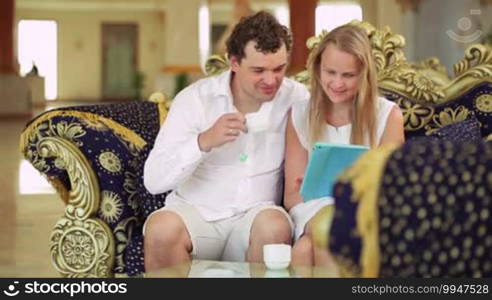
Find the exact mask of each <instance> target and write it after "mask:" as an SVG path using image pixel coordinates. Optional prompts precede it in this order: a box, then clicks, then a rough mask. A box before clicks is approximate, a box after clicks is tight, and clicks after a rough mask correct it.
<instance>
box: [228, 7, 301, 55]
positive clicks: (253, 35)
mask: <svg viewBox="0 0 492 300" xmlns="http://www.w3.org/2000/svg"><path fill="white" fill-rule="evenodd" d="M249 41H255V42H256V46H255V49H256V50H258V51H260V52H262V53H264V54H267V53H275V52H277V50H278V49H280V47H282V44H285V47H286V49H287V52H290V49H291V47H292V37H291V35H290V32H289V29H288V28H287V27H285V26H283V25H282V24H280V23H279V22H278V21H277V19H276V18H275V17H274V16H272V15H271V14H270V13H268V12H266V11H260V12H257V13H256V14H254V15H252V16H249V17H245V18H242V19H241V21H239V23H238V24H237V25H236V26H235V27H234V30H233V31H232V33H231V35H230V36H229V38H228V39H227V42H226V46H227V55H228V56H229V58H231V57H232V56H235V57H236V58H237V60H238V61H239V62H241V60H242V59H243V58H244V57H245V56H246V55H245V53H244V48H245V47H246V44H247V43H248V42H249Z"/></svg>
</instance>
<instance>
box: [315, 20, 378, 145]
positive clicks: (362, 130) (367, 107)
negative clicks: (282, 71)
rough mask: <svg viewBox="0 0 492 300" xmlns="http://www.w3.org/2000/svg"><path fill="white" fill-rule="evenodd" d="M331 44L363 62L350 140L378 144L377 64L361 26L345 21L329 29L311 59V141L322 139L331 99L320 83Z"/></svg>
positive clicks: (352, 142)
mask: <svg viewBox="0 0 492 300" xmlns="http://www.w3.org/2000/svg"><path fill="white" fill-rule="evenodd" d="M329 44H332V45H334V46H336V47H337V48H338V49H339V50H341V51H343V52H346V53H349V54H352V55H354V56H355V57H356V59H357V60H358V61H359V63H360V66H361V71H360V74H359V76H360V83H359V92H358V93H357V96H356V99H355V101H354V109H353V114H352V133H351V136H350V143H351V144H357V145H364V144H366V143H367V142H369V145H370V146H371V147H375V146H376V109H377V106H376V105H377V99H378V88H377V77H376V68H375V66H374V62H373V57H372V54H371V44H370V42H369V39H368V37H367V34H366V33H365V31H364V30H363V29H362V28H359V27H356V26H354V25H343V26H340V27H337V28H335V29H334V30H332V31H331V32H329V33H328V34H327V35H326V36H325V37H324V38H323V40H322V41H321V42H320V43H319V45H318V46H317V47H316V49H314V50H313V51H314V52H313V53H312V55H311V56H310V58H309V61H308V70H309V73H310V75H311V76H310V77H311V82H310V84H311V99H310V101H309V116H308V128H309V142H310V144H311V146H312V145H313V144H314V143H315V142H317V141H319V139H320V137H321V134H322V133H323V131H324V130H325V128H326V116H327V113H328V111H329V109H330V107H331V105H333V104H332V102H331V101H330V99H329V98H328V96H327V95H326V94H325V92H324V90H323V87H322V84H321V75H320V72H321V55H322V54H323V51H324V50H325V49H326V47H327V46H328V45H329Z"/></svg>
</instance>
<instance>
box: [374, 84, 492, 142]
mask: <svg viewBox="0 0 492 300" xmlns="http://www.w3.org/2000/svg"><path fill="white" fill-rule="evenodd" d="M381 93H382V95H384V96H385V97H386V98H387V99H389V100H392V101H394V102H396V103H398V105H399V106H400V108H401V110H402V112H403V117H404V122H405V123H404V124H405V138H406V139H407V140H410V139H412V138H415V137H422V136H428V135H431V134H432V133H434V132H435V131H438V130H439V129H441V128H443V127H445V126H447V125H450V124H452V123H457V122H460V121H464V120H466V119H468V118H470V117H472V116H474V117H475V118H476V120H477V121H478V122H479V124H480V131H481V136H482V137H486V136H488V135H489V134H491V133H492V82H482V83H479V84H477V85H476V86H474V87H473V88H471V89H469V90H468V91H467V92H465V93H464V94H463V95H462V96H460V97H458V98H457V99H449V100H448V101H446V102H444V103H440V104H433V103H422V102H421V101H416V100H415V99H412V98H408V97H405V96H402V95H400V94H398V93H396V92H394V91H390V90H385V89H381Z"/></svg>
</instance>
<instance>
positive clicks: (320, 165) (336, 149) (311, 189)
mask: <svg viewBox="0 0 492 300" xmlns="http://www.w3.org/2000/svg"><path fill="white" fill-rule="evenodd" d="M368 150H369V147H366V146H359V145H338V144H329V143H316V144H315V145H314V147H313V151H312V152H311V157H310V159H309V162H308V165H307V168H306V173H305V174H304V180H303V182H302V186H301V192H300V193H301V195H302V196H303V197H304V201H309V200H312V199H316V198H321V197H327V196H333V185H334V184H335V182H336V180H337V178H338V176H339V175H340V174H341V173H342V172H343V171H344V170H345V169H347V168H348V167H350V166H351V165H352V164H353V163H354V162H355V161H356V160H357V159H358V158H359V156H361V155H362V154H363V153H364V152H366V151H368Z"/></svg>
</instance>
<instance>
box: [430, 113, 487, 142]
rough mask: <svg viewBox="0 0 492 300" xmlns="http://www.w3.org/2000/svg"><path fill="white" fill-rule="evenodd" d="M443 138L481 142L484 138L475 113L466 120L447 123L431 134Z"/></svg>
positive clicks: (455, 140)
mask: <svg viewBox="0 0 492 300" xmlns="http://www.w3.org/2000/svg"><path fill="white" fill-rule="evenodd" d="M430 136H431V137H436V138H438V139H442V140H448V141H453V142H458V143H459V142H479V141H480V140H481V139H482V136H481V133H480V122H478V120H477V118H476V117H475V115H471V116H470V117H468V118H467V119H466V120H464V121H460V122H456V123H452V124H449V125H446V126H444V127H442V128H440V129H438V130H437V131H434V132H432V133H431V134H430Z"/></svg>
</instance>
